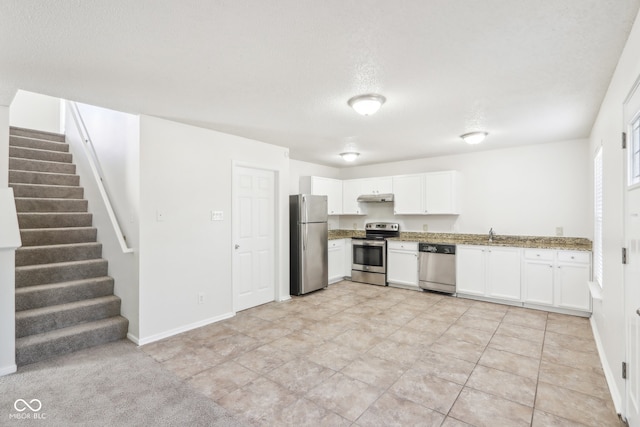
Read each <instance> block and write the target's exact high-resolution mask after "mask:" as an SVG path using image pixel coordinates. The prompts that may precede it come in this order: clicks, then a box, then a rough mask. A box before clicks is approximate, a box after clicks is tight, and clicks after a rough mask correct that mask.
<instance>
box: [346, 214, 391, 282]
mask: <svg viewBox="0 0 640 427" xmlns="http://www.w3.org/2000/svg"><path fill="white" fill-rule="evenodd" d="M364 229H365V236H366V237H354V238H353V239H351V243H352V246H353V258H352V264H351V280H352V281H354V282H362V283H370V284H372V285H379V286H386V285H387V241H386V239H387V238H388V237H398V236H399V235H400V225H399V224H397V223H393V222H370V223H367V224H365V227H364Z"/></svg>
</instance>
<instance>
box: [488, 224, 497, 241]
mask: <svg viewBox="0 0 640 427" xmlns="http://www.w3.org/2000/svg"><path fill="white" fill-rule="evenodd" d="M495 235H496V233H495V232H494V231H493V227H491V228H490V229H489V241H490V242H493V236H495Z"/></svg>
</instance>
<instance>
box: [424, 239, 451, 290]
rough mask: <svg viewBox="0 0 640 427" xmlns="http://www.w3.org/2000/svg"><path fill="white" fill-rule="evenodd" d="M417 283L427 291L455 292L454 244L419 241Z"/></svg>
mask: <svg viewBox="0 0 640 427" xmlns="http://www.w3.org/2000/svg"><path fill="white" fill-rule="evenodd" d="M419 250H420V260H419V262H420V266H419V270H418V278H419V281H420V282H419V284H420V287H421V288H422V289H426V290H429V291H438V292H446V293H449V294H454V293H455V292H456V246H455V245H438V244H432V243H420V246H419Z"/></svg>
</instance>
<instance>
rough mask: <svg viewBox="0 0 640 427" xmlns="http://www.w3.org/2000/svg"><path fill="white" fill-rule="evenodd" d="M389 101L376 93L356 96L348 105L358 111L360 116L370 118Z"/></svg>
mask: <svg viewBox="0 0 640 427" xmlns="http://www.w3.org/2000/svg"><path fill="white" fill-rule="evenodd" d="M386 100H387V98H385V97H384V96H382V95H378V94H375V93H369V94H366V95H358V96H354V97H353V98H351V99H350V100H349V101H348V104H349V105H350V106H351V108H353V109H354V110H356V112H357V113H358V114H362V115H363V116H370V115H372V114H374V113H375V112H376V111H378V110H379V109H380V107H382V104H384V102H385V101H386Z"/></svg>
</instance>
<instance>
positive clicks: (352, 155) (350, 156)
mask: <svg viewBox="0 0 640 427" xmlns="http://www.w3.org/2000/svg"><path fill="white" fill-rule="evenodd" d="M359 155H360V153H358V152H355V151H347V152H344V153H340V157H342V160H344V161H345V162H353V161H354V160H355V159H357V158H358V156H359Z"/></svg>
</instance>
